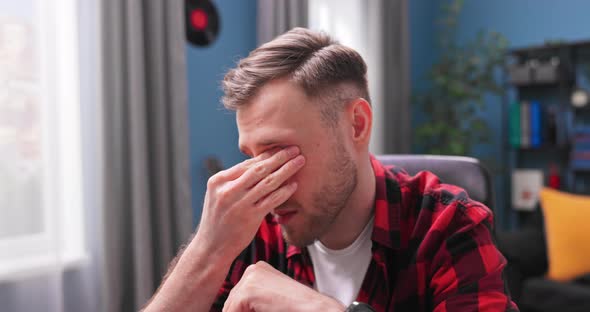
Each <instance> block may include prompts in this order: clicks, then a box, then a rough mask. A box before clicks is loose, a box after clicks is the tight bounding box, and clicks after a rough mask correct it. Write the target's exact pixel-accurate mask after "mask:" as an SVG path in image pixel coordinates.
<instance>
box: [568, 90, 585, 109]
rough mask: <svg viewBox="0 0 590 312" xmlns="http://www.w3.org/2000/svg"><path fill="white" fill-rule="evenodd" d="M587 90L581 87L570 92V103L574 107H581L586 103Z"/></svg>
mask: <svg viewBox="0 0 590 312" xmlns="http://www.w3.org/2000/svg"><path fill="white" fill-rule="evenodd" d="M588 100H589V98H588V92H586V91H584V90H582V89H576V90H575V91H574V92H573V93H572V97H571V101H572V105H573V106H574V107H576V108H582V107H585V106H586V105H588Z"/></svg>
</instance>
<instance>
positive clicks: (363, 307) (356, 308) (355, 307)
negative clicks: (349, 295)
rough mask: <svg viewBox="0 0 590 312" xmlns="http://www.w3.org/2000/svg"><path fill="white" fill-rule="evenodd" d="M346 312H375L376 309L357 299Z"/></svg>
mask: <svg viewBox="0 0 590 312" xmlns="http://www.w3.org/2000/svg"><path fill="white" fill-rule="evenodd" d="M346 312H375V310H374V309H373V308H372V307H371V306H370V305H368V304H366V303H362V302H357V301H355V302H353V303H351V304H350V305H349V306H348V308H346Z"/></svg>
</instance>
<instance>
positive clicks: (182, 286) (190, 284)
mask: <svg viewBox="0 0 590 312" xmlns="http://www.w3.org/2000/svg"><path fill="white" fill-rule="evenodd" d="M231 260H232V259H227V257H224V256H223V255H221V254H213V253H209V252H207V251H206V250H204V249H203V248H201V246H199V244H198V242H197V241H196V240H193V241H192V242H191V243H190V244H189V246H188V247H187V248H186V250H184V252H183V253H182V255H181V256H180V258H179V259H178V262H177V263H176V265H175V266H174V267H173V268H172V271H171V272H170V273H169V274H168V276H167V278H166V279H165V280H164V282H163V283H162V285H161V286H160V288H159V289H158V291H157V292H156V294H155V295H154V297H153V298H152V299H151V301H150V303H149V304H148V305H147V306H146V307H145V308H144V309H143V310H142V311H146V312H149V311H209V309H210V308H211V305H212V304H213V301H214V300H215V295H216V294H217V291H218V290H219V288H220V287H221V284H222V283H223V280H224V279H225V276H226V275H227V272H228V271H229V267H230V266H231Z"/></svg>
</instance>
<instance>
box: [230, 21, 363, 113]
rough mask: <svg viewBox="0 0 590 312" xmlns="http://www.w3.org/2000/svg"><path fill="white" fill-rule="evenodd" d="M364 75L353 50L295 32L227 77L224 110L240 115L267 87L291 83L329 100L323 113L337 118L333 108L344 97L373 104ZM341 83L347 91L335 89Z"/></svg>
mask: <svg viewBox="0 0 590 312" xmlns="http://www.w3.org/2000/svg"><path fill="white" fill-rule="evenodd" d="M366 74H367V65H366V64H365V62H364V61H363V59H362V57H361V56H360V54H359V53H358V52H356V51H355V50H353V49H351V48H349V47H346V46H343V45H341V44H339V43H338V42H337V41H335V40H333V39H332V38H330V36H328V35H327V34H325V33H322V32H314V31H311V30H308V29H305V28H294V29H292V30H290V31H288V32H286V33H284V34H282V35H280V36H278V37H277V38H275V39H274V40H272V41H270V42H268V43H266V44H264V45H262V46H260V47H259V48H257V49H255V50H254V51H252V52H251V53H250V55H248V57H246V58H244V59H242V60H241V61H240V62H239V63H238V65H237V67H236V68H234V69H231V70H230V71H229V72H228V73H227V74H226V75H225V77H224V79H223V85H222V87H223V91H224V93H225V95H224V97H223V105H224V106H225V107H226V108H228V109H231V110H236V109H238V108H239V107H240V106H241V105H243V104H244V103H246V102H248V101H249V100H250V99H251V98H252V97H253V96H255V95H256V92H257V91H258V90H259V89H260V88H261V87H262V86H263V85H264V84H266V83H267V82H269V81H271V80H273V79H280V78H287V79H289V80H291V81H293V82H295V83H297V84H298V85H299V86H301V87H302V89H303V90H304V91H305V93H306V94H307V96H309V97H312V98H316V97H320V98H322V99H325V101H323V102H325V103H323V104H326V105H324V106H325V107H322V108H321V111H322V113H323V115H326V116H325V117H328V118H329V119H333V118H334V116H331V115H335V114H334V113H335V109H334V108H335V107H336V106H335V105H330V103H334V102H342V101H343V100H348V99H347V98H343V96H344V95H345V94H351V92H352V94H353V95H354V96H356V97H362V98H364V99H366V100H367V101H369V102H370V98H369V91H368V87H367V77H366ZM343 83H345V84H346V85H347V90H346V91H348V92H342V90H337V89H339V86H341V85H342V84H343ZM350 85H352V86H354V88H353V89H355V90H350V89H351V88H350ZM345 97H346V96H345ZM334 104H336V103H334Z"/></svg>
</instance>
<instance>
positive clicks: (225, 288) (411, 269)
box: [211, 158, 518, 312]
mask: <svg viewBox="0 0 590 312" xmlns="http://www.w3.org/2000/svg"><path fill="white" fill-rule="evenodd" d="M371 161H372V165H373V170H374V172H375V179H376V181H377V184H376V187H377V189H376V194H375V207H374V209H375V211H374V214H375V221H374V222H375V223H374V227H373V234H372V237H371V239H372V241H373V248H372V253H373V257H372V259H371V263H370V265H369V268H368V270H367V273H366V275H365V279H364V281H363V284H362V286H361V289H360V291H359V294H358V297H357V301H360V302H365V303H368V304H370V305H371V306H372V307H373V308H374V309H375V310H376V311H416V312H417V311H437V312H443V311H518V308H517V307H516V305H515V304H514V303H513V302H512V301H511V300H510V296H509V295H508V291H507V289H506V286H505V283H504V280H503V278H502V272H503V269H504V267H505V265H506V260H505V258H504V257H503V256H502V254H500V252H499V251H498V249H497V248H496V246H495V244H494V242H493V240H492V235H491V233H490V232H491V224H492V213H491V211H490V210H489V209H488V208H487V207H485V206H484V205H483V204H481V203H479V202H476V201H474V200H471V199H469V198H468V197H467V194H466V193H465V191H464V190H463V189H461V188H459V187H456V186H453V185H448V184H441V183H440V182H439V179H438V178H437V177H436V176H435V175H434V174H432V173H430V172H421V173H419V174H417V175H416V176H413V177H412V176H409V175H408V174H407V173H406V172H405V171H403V170H402V169H400V168H396V167H387V168H386V167H384V166H383V165H382V164H381V163H379V162H378V161H377V160H376V159H374V158H371ZM257 261H266V262H268V263H269V264H271V265H272V266H274V267H275V268H277V269H278V270H280V271H282V272H283V273H285V274H287V275H288V276H290V277H292V278H293V279H295V280H297V281H299V282H301V283H303V284H305V285H308V286H310V287H313V284H314V282H315V277H314V273H313V266H312V265H313V264H312V262H311V259H310V257H309V253H308V252H307V248H297V247H295V246H288V245H287V244H286V243H285V241H284V240H283V237H282V235H281V230H280V226H279V224H277V223H276V222H275V221H274V220H273V219H272V218H271V217H270V216H268V217H267V218H266V219H265V220H264V221H263V222H262V225H261V226H260V229H259V230H258V233H257V235H256V237H255V239H254V240H253V242H252V244H251V245H250V247H249V248H247V249H246V250H244V251H243V252H242V253H241V254H240V255H239V256H238V258H237V259H236V260H235V261H234V263H233V265H232V267H231V269H230V271H229V274H228V276H227V278H226V280H225V282H224V283H223V285H222V287H221V289H220V290H219V293H218V296H217V298H216V300H215V303H214V305H213V306H212V308H211V310H212V311H216V310H219V311H220V310H221V309H222V308H223V304H224V302H225V300H226V299H227V296H228V295H229V292H230V291H231V289H232V287H233V286H234V285H236V284H237V283H238V281H239V280H240V278H241V277H242V274H243V273H244V270H246V267H248V265H250V264H252V263H256V262H257Z"/></svg>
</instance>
